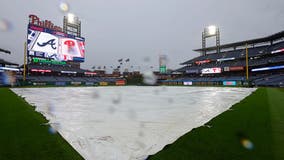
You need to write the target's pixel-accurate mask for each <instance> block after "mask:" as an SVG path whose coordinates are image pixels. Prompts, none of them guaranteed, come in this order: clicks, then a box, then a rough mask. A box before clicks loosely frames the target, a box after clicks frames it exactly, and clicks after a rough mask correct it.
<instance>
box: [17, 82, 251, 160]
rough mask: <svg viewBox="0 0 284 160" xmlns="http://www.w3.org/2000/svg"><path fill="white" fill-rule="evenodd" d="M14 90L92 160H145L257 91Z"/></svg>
mask: <svg viewBox="0 0 284 160" xmlns="http://www.w3.org/2000/svg"><path fill="white" fill-rule="evenodd" d="M12 90H13V91H14V92H15V93H17V94H18V95H21V96H23V97H25V99H26V101H27V102H29V103H30V104H32V105H35V106H36V111H38V112H40V113H42V114H43V115H44V116H45V117H46V118H47V119H48V120H49V121H50V124H51V125H52V126H53V128H54V129H56V130H57V131H58V132H59V133H60V134H61V135H62V136H63V137H64V138H65V139H66V140H67V141H68V142H69V143H70V144H71V145H72V146H73V147H74V148H75V149H76V150H77V151H78V152H79V153H80V154H81V155H82V156H83V157H84V158H85V159H87V160H94V159H98V160H143V159H145V158H146V157H147V156H148V155H151V154H154V153H156V152H158V151H160V150H161V149H162V148H163V147H164V146H165V145H167V144H170V143H173V142H174V141H175V140H176V139H178V138H179V137H180V136H182V135H184V134H185V133H187V132H189V131H190V130H192V129H193V128H196V127H199V126H201V125H203V124H205V123H206V122H208V121H209V120H210V119H212V118H214V117H215V116H217V115H219V114H220V113H222V112H224V111H226V110H227V109H229V108H230V107H231V106H232V105H233V104H235V103H237V102H239V101H241V100H242V99H243V98H245V97H246V96H248V95H249V94H251V93H252V92H253V91H255V89H254V88H213V87H209V88H205V87H130V86H129V87H128V86H127V87H85V88H80V87H74V88H71V87H68V88H62V87H61V88H17V89H12ZM212 127H214V126H212Z"/></svg>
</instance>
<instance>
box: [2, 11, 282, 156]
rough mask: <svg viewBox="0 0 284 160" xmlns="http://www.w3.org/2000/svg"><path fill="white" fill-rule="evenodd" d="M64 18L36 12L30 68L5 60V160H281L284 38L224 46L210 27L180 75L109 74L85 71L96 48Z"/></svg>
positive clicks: (29, 40) (29, 36) (31, 19)
mask: <svg viewBox="0 0 284 160" xmlns="http://www.w3.org/2000/svg"><path fill="white" fill-rule="evenodd" d="M62 21H63V26H62V27H61V26H60V25H56V24H54V23H53V22H52V21H51V20H46V19H45V17H41V16H40V15H35V14H29V15H28V17H27V24H26V28H25V32H26V37H25V39H24V40H23V53H21V54H23V57H24V61H23V62H22V63H21V64H17V63H15V62H10V61H9V60H7V59H5V58H1V57H0V58H1V59H0V106H1V107H0V111H1V113H2V116H1V118H0V124H1V127H2V128H1V132H0V140H1V144H0V159H1V160H2V159H3V160H18V159H22V160H30V159H40V160H41V159H42V160H49V159H50V160H51V159H52V160H54V159H66V160H69V159H86V160H94V159H95V160H97V159H98V160H145V159H147V160H185V159H186V160H191V159H192V160H204V159H214V160H220V159H236V160H237V159H258V160H267V159H271V160H281V159H284V139H283V133H284V125H283V124H284V105H283V104H284V98H283V97H284V89H283V87H284V31H279V32H277V33H274V34H271V35H266V36H263V37H258V38H251V39H244V40H242V41H235V42H231V43H226V44H221V42H220V37H221V29H220V28H218V26H214V25H210V26H208V27H205V28H204V29H203V31H202V30H201V31H200V33H201V34H200V35H201V38H202V42H201V47H200V48H199V49H193V52H194V53H195V55H196V56H195V57H193V58H190V59H184V60H183V61H182V62H180V64H179V67H178V68H175V69H172V70H168V69H167V62H166V61H167V60H166V59H167V58H166V57H165V56H164V55H160V56H159V70H158V71H153V70H151V71H146V72H144V71H140V70H139V69H137V70H134V69H133V70H131V69H130V68H133V67H132V66H131V67H129V65H128V68H127V67H125V65H124V63H126V64H127V63H129V61H130V59H129V58H125V59H118V61H117V62H118V63H119V65H118V66H116V67H113V66H112V67H111V69H112V72H111V73H108V72H107V71H106V66H100V67H92V68H91V69H83V67H82V66H81V65H82V64H83V63H84V62H85V61H86V58H87V57H88V56H86V55H88V54H89V52H88V47H87V46H88V43H92V42H89V41H88V39H87V38H85V37H84V36H82V35H84V34H82V33H84V32H82V30H81V27H82V26H81V20H80V19H79V17H77V16H74V15H70V14H68V15H65V16H63V17H62ZM208 39H211V40H212V39H214V45H213V46H207V40H208ZM0 45H1V44H0ZM0 53H1V54H0V56H1V55H3V54H5V55H8V56H10V55H12V54H17V53H13V52H12V51H10V49H9V48H3V49H2V48H0ZM123 68H124V69H123ZM152 68H153V67H151V69H152Z"/></svg>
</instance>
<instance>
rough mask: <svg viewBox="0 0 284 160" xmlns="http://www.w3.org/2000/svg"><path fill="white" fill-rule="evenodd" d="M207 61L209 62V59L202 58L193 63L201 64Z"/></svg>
mask: <svg viewBox="0 0 284 160" xmlns="http://www.w3.org/2000/svg"><path fill="white" fill-rule="evenodd" d="M209 62H211V61H210V60H209V59H206V60H202V61H196V62H195V64H197V65H201V64H204V63H209Z"/></svg>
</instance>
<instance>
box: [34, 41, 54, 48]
mask: <svg viewBox="0 0 284 160" xmlns="http://www.w3.org/2000/svg"><path fill="white" fill-rule="evenodd" d="M54 41H55V39H51V40H49V41H47V42H44V43H42V44H40V43H39V42H37V45H38V46H40V47H45V46H46V45H50V46H51V48H52V49H56V48H57V47H56V46H55V45H56V43H55V42H54Z"/></svg>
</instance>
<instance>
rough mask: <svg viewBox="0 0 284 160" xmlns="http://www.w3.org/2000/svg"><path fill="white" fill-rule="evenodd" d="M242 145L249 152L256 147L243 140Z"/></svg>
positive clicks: (247, 140)
mask: <svg viewBox="0 0 284 160" xmlns="http://www.w3.org/2000/svg"><path fill="white" fill-rule="evenodd" d="M241 144H242V146H243V147H244V148H246V149H248V150H252V149H253V147H254V145H253V143H252V142H251V141H250V140H249V139H242V140H241Z"/></svg>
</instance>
